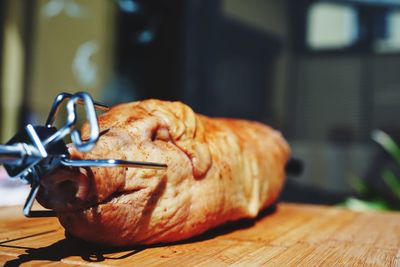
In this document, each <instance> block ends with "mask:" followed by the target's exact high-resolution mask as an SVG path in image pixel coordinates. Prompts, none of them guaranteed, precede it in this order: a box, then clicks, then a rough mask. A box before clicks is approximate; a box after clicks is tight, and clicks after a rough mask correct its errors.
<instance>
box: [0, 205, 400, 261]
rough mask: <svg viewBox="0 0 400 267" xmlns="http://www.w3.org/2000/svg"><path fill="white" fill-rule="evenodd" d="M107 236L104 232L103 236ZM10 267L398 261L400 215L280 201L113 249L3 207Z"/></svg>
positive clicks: (3, 254)
mask: <svg viewBox="0 0 400 267" xmlns="http://www.w3.org/2000/svg"><path fill="white" fill-rule="evenodd" d="M99 234H101V233H99ZM0 264H1V265H4V266H82V265H83V266H226V265H236V266H260V265H266V266H400V213H394V212H385V213H358V212H352V211H348V210H345V209H341V208H336V207H327V206H312V205H300V204H288V203H282V204H279V205H278V206H277V207H276V209H275V210H270V211H267V212H265V213H264V214H263V215H261V216H260V218H258V219H257V220H243V221H239V222H236V223H231V224H229V225H225V226H222V227H220V228H218V229H216V230H213V231H211V232H208V233H206V234H204V235H202V236H200V237H197V238H194V239H191V240H188V241H185V242H182V243H179V244H173V245H164V246H152V247H148V246H147V247H146V246H132V247H128V248H107V247H100V246H95V245H91V244H87V243H84V242H81V241H78V240H73V239H65V234H64V230H63V228H62V227H61V226H60V224H59V223H58V221H57V219H56V218H36V219H26V218H23V217H22V216H21V208H20V207H13V208H0Z"/></svg>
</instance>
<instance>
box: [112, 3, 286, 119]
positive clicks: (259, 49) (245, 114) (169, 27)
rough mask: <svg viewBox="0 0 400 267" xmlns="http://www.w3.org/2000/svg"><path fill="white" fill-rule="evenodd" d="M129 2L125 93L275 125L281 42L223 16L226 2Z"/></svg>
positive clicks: (121, 50)
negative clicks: (275, 83) (276, 65)
mask: <svg viewBox="0 0 400 267" xmlns="http://www.w3.org/2000/svg"><path fill="white" fill-rule="evenodd" d="M122 2H125V4H126V3H128V2H129V3H130V5H128V4H126V6H130V7H131V8H130V9H129V8H128V9H126V8H125V9H124V8H120V11H119V14H118V18H119V22H118V29H117V46H116V47H117V51H116V54H117V57H116V65H117V72H118V75H117V76H118V77H120V78H121V80H120V82H119V83H116V87H117V89H118V90H120V91H121V90H122V91H123V92H125V91H126V90H129V91H130V92H131V93H132V94H131V95H130V96H131V97H133V98H138V99H142V98H161V99H168V100H181V101H184V102H185V103H187V104H189V105H190V106H192V107H193V108H194V109H195V110H196V111H198V112H201V113H204V114H208V115H212V116H227V117H242V118H249V119H256V120H261V121H266V122H268V123H271V124H273V123H274V114H273V110H272V103H271V102H272V98H273V93H272V92H273V90H272V85H273V75H274V72H273V69H274V62H275V59H276V56H277V54H278V52H279V51H280V48H281V46H282V44H281V40H280V39H279V38H278V37H277V36H273V35H271V34H268V33H266V32H264V31H261V30H258V29H255V28H252V27H250V26H249V25H246V24H244V23H241V22H239V21H235V20H233V19H230V18H227V17H224V14H223V11H222V3H221V1H215V0H202V1H198V0H187V1H183V0H169V1H161V0H159V1H122ZM132 7H133V8H132ZM121 86H124V89H121V88H118V87H121ZM121 95H126V92H125V93H122V94H121ZM125 101H126V100H125Z"/></svg>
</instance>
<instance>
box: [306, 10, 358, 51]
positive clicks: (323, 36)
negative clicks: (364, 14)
mask: <svg viewBox="0 0 400 267" xmlns="http://www.w3.org/2000/svg"><path fill="white" fill-rule="evenodd" d="M306 27H307V29H306V33H307V36H306V44H307V46H308V47H309V48H310V49H312V50H327V49H330V50H331V49H343V48H348V47H350V46H352V45H354V44H355V42H356V41H357V39H358V35H359V27H358V13H357V10H356V9H355V8H354V7H352V6H350V5H343V4H334V3H315V4H313V5H312V6H311V7H310V8H309V10H308V14H307V26H306Z"/></svg>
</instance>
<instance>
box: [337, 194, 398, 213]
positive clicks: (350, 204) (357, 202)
mask: <svg viewBox="0 0 400 267" xmlns="http://www.w3.org/2000/svg"><path fill="white" fill-rule="evenodd" d="M340 206H342V207H345V208H348V209H351V210H355V211H374V210H378V211H383V210H390V207H389V206H388V205H387V203H386V202H385V201H383V200H379V199H376V200H371V201H365V200H361V199H358V198H353V197H349V198H347V199H346V200H345V201H344V202H343V203H341V204H340Z"/></svg>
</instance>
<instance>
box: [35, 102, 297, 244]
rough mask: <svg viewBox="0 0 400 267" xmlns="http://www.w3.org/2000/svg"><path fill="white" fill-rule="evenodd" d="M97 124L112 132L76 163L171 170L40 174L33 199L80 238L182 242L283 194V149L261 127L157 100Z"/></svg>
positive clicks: (121, 108)
mask: <svg viewBox="0 0 400 267" xmlns="http://www.w3.org/2000/svg"><path fill="white" fill-rule="evenodd" d="M99 123H100V128H101V129H102V130H104V129H109V131H108V132H106V133H105V134H104V135H102V136H101V138H100V140H99V142H98V144H97V145H96V147H95V148H94V149H93V150H92V151H91V152H90V153H85V154H84V153H78V152H76V151H72V156H73V157H75V158H85V159H104V158H113V159H126V160H138V161H151V162H160V163H166V164H168V169H167V170H150V169H136V168H129V169H126V168H91V169H89V168H88V169H86V170H72V169H60V170H56V171H55V172H54V173H53V174H51V175H48V176H47V177H45V179H44V180H43V182H42V185H43V189H42V190H41V192H40V194H39V201H40V202H41V203H42V204H43V205H45V206H47V207H50V208H53V209H55V210H56V211H57V215H58V218H59V220H60V222H61V224H62V225H63V226H64V227H65V229H66V230H67V231H68V232H69V233H71V234H72V235H74V236H77V237H80V238H82V239H84V240H87V241H92V242H99V243H106V244H110V245H130V244H151V243H160V242H172V241H178V240H182V239H186V238H189V237H192V236H195V235H198V234H200V233H203V232H204V231H206V230H208V229H210V228H212V227H215V226H217V225H220V224H223V223H225V222H228V221H232V220H237V219H239V218H245V217H255V216H257V214H258V212H259V211H260V210H262V209H263V208H265V207H267V206H268V205H270V204H271V203H273V202H274V201H275V200H276V198H277V196H278V194H279V192H280V190H281V188H282V185H283V182H284V175H285V174H284V166H285V164H286V161H287V159H288V156H289V147H288V145H287V143H286V142H285V140H284V139H283V138H282V136H281V134H280V133H279V132H277V131H275V130H273V129H271V128H270V127H268V126H266V125H263V124H261V123H257V122H250V121H245V120H236V119H220V118H215V119H212V118H208V117H205V116H202V115H198V114H195V113H194V112H193V111H192V110H191V109H190V108H189V107H188V106H186V105H184V104H182V103H180V102H166V101H159V100H146V101H141V102H134V103H128V104H122V105H118V106H116V107H113V108H112V109H111V110H110V111H109V112H107V113H105V114H103V115H101V116H100V117H99ZM83 134H84V135H85V134H87V129H84V130H83Z"/></svg>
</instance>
